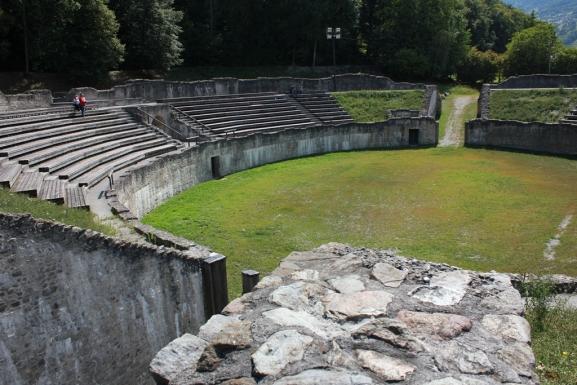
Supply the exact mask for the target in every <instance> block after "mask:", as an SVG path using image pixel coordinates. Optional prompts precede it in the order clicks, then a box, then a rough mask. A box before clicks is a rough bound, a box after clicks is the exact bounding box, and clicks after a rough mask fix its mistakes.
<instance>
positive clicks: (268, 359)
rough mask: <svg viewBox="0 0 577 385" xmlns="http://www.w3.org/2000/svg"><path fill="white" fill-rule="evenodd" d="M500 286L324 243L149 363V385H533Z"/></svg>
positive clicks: (508, 293) (501, 279) (512, 302)
mask: <svg viewBox="0 0 577 385" xmlns="http://www.w3.org/2000/svg"><path fill="white" fill-rule="evenodd" d="M523 311H524V302H523V300H522V298H521V296H520V294H519V292H518V291H517V290H515V288H514V287H513V286H512V285H511V281H510V278H509V276H507V275H505V274H499V273H477V272H472V271H466V270H460V269H458V268H455V267H451V266H448V265H445V264H434V263H428V262H423V261H417V260H409V259H405V258H403V257H399V256H397V255H395V253H394V252H391V251H375V250H370V249H360V248H352V247H349V246H346V245H342V244H328V245H324V246H321V247H320V248H318V249H316V250H313V251H310V252H295V253H292V254H291V255H290V256H289V257H288V258H286V259H285V260H284V261H283V262H281V264H280V266H279V268H277V269H276V270H275V271H274V272H273V273H272V274H271V275H269V276H267V277H265V278H264V279H263V280H262V281H261V282H260V283H258V285H257V286H256V287H255V289H254V290H253V291H252V292H250V293H248V294H245V295H243V296H242V297H240V298H238V299H236V300H234V301H233V302H231V303H230V304H229V305H228V306H227V307H226V308H225V309H224V311H223V313H222V314H221V315H215V316H213V317H212V318H211V319H210V320H209V321H208V322H207V323H206V324H205V325H203V326H202V327H201V328H200V331H199V333H198V336H195V335H192V334H186V335H183V336H182V337H180V338H178V339H176V340H174V341H173V342H171V343H170V344H169V345H168V346H166V347H165V348H163V349H162V350H161V351H160V352H159V353H158V354H157V355H156V357H155V358H154V359H153V360H152V362H151V364H150V371H151V374H152V376H153V377H154V378H155V380H156V382H157V384H159V385H167V384H168V385H197V384H221V385H256V384H257V383H258V384H259V385H289V384H290V385H312V384H331V385H351V384H356V385H369V384H383V383H385V382H386V383H388V382H395V383H399V384H407V385H497V384H508V385H513V384H537V383H538V378H537V376H536V373H535V358H534V355H533V352H532V349H531V346H530V343H531V333H530V327H529V324H528V322H527V321H526V320H525V318H523V316H522V315H523Z"/></svg>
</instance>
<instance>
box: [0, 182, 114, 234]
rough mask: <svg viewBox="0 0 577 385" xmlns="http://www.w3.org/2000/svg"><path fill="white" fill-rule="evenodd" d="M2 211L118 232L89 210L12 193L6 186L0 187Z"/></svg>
mask: <svg viewBox="0 0 577 385" xmlns="http://www.w3.org/2000/svg"><path fill="white" fill-rule="evenodd" d="M0 211H1V212H4V213H12V214H31V215H32V216H33V217H35V218H40V219H49V220H53V221H57V222H61V223H65V224H67V225H72V226H78V227H82V228H84V229H91V230H94V231H98V232H101V233H104V234H108V235H115V233H116V231H115V230H114V229H113V228H112V227H110V226H107V225H104V224H102V223H100V222H99V221H98V220H97V218H96V217H95V216H94V215H93V214H92V213H91V212H89V211H84V210H79V209H70V208H67V207H64V206H59V205H56V204H53V203H50V202H47V201H41V200H39V199H35V198H28V197H26V196H24V195H22V194H14V193H11V192H10V191H9V190H7V189H4V188H0Z"/></svg>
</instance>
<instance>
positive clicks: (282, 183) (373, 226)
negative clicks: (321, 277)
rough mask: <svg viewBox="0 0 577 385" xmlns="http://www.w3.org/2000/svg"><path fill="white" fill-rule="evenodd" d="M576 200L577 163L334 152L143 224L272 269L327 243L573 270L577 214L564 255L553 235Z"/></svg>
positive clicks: (204, 194)
mask: <svg viewBox="0 0 577 385" xmlns="http://www.w3.org/2000/svg"><path fill="white" fill-rule="evenodd" d="M576 208H577V162H575V161H571V160H566V159H559V158H552V157H545V156H534V155H528V154H517V153H506V152H492V151H486V150H472V149H463V148H460V149H451V148H446V149H440V148H437V149H426V150H411V151H371V152H350V153H336V154H328V155H324V156H318V157H310V158H302V159H297V160H292V161H287V162H282V163H276V164H271V165H267V166H264V167H259V168H255V169H251V170H247V171H245V172H241V173H238V174H234V175H230V176H228V177H226V178H224V179H222V180H217V181H210V182H207V183H204V184H201V185H199V186H197V187H195V188H192V189H190V190H188V191H185V192H183V193H182V194H180V195H178V196H176V197H175V198H173V199H171V200H169V201H168V202H166V203H165V204H163V205H162V206H160V207H159V208H157V209H156V210H154V211H153V212H152V213H150V214H149V215H147V216H146V217H145V218H144V222H145V223H147V224H151V225H154V226H156V227H159V228H162V229H164V230H168V231H170V232H172V233H174V234H176V235H179V236H183V237H185V238H189V239H192V240H194V241H196V242H199V243H201V244H205V245H207V246H210V247H212V248H213V249H214V250H215V251H218V252H220V253H222V254H224V255H226V256H227V257H228V264H227V269H228V274H229V284H230V292H231V296H233V297H234V296H237V295H238V294H239V293H240V290H241V280H240V272H241V270H243V269H247V268H251V269H255V270H258V271H260V272H261V273H262V274H266V273H268V272H270V271H271V270H273V269H274V268H276V267H277V265H278V263H279V261H280V260H281V259H282V258H284V257H286V256H287V255H288V254H289V253H290V252H292V251H294V250H309V249H311V248H315V247H318V246H319V245H321V244H323V243H327V242H332V241H335V242H344V243H350V244H352V245H354V246H367V247H374V248H390V247H396V248H398V249H399V250H400V251H401V253H402V254H404V255H407V256H416V257H418V258H422V259H428V260H431V261H437V262H447V263H450V264H453V265H457V266H461V267H463V268H469V269H474V270H485V271H488V270H493V269H495V270H499V271H508V272H520V273H524V272H531V273H564V274H577V237H571V234H574V233H575V232H577V223H575V222H573V223H572V224H571V225H570V226H569V228H568V229H567V231H566V233H565V235H564V236H563V237H562V238H561V245H562V247H559V248H558V249H557V258H556V259H555V260H553V261H546V260H544V258H543V250H544V248H545V243H546V242H547V241H548V240H549V239H550V238H551V237H553V236H554V235H555V234H556V232H557V227H558V226H559V223H560V222H561V220H562V219H563V218H564V217H565V216H566V215H568V213H570V212H574V210H575V209H576Z"/></svg>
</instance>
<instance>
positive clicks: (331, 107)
mask: <svg viewBox="0 0 577 385" xmlns="http://www.w3.org/2000/svg"><path fill="white" fill-rule="evenodd" d="M291 97H292V98H293V99H294V100H295V101H297V102H298V103H300V104H301V105H302V106H303V107H304V108H306V109H307V110H308V111H309V112H310V113H311V114H312V115H313V116H314V117H316V118H317V119H319V120H320V122H322V123H323V124H328V125H340V124H347V123H352V122H353V118H351V116H350V115H349V114H348V112H346V111H345V110H344V109H343V108H342V107H341V106H340V105H339V103H338V102H337V100H336V99H335V98H334V97H333V96H332V95H330V94H328V93H326V92H317V93H309V94H296V95H291Z"/></svg>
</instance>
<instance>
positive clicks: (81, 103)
mask: <svg viewBox="0 0 577 385" xmlns="http://www.w3.org/2000/svg"><path fill="white" fill-rule="evenodd" d="M78 99H79V103H78V106H79V107H80V112H81V113H82V116H84V111H85V110H86V97H85V96H84V94H80V97H79V98H78Z"/></svg>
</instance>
